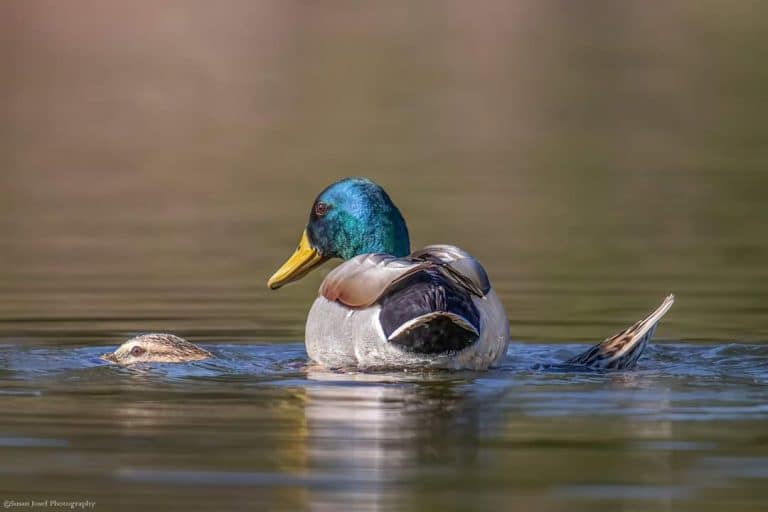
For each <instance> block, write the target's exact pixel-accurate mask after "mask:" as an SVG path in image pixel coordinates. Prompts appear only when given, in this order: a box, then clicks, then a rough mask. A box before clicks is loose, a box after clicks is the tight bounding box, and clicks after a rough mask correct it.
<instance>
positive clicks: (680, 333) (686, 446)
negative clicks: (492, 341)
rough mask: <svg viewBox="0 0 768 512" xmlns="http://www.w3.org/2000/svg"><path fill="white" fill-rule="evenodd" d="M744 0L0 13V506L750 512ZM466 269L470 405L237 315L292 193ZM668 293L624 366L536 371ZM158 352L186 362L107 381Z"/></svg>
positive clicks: (752, 66)
mask: <svg viewBox="0 0 768 512" xmlns="http://www.w3.org/2000/svg"><path fill="white" fill-rule="evenodd" d="M763 11H765V8H763V7H762V6H761V5H760V4H752V3H743V4H738V5H728V6H725V5H719V4H718V3H717V2H693V1H679V2H673V3H672V4H668V5H666V6H665V8H664V9H659V8H657V7H654V6H652V5H650V4H649V3H647V2H623V3H621V4H615V5H614V4H610V3H604V2H587V3H583V2H581V3H579V4H578V5H576V4H574V3H572V2H532V1H531V2H515V3H514V4H509V3H506V2H486V3H484V4H483V5H482V6H475V5H474V4H472V5H470V3H467V2H434V3H429V2H428V3H420V4H419V5H418V6H416V5H413V4H412V3H399V2H386V3H380V4H362V3H348V4H334V5H329V4H327V3H323V4H322V5H321V4H317V5H315V4H312V3H305V2H290V1H289V2H282V1H281V2H256V3H254V2H238V1H234V2H228V3H227V4H226V6H219V5H213V4H211V5H208V4H190V3H185V4H178V5H175V4H171V3H163V4H162V5H158V4H157V3H155V2H146V1H139V2H131V3H121V2H111V1H107V2H97V3H89V2H85V1H79V0H77V1H73V2H66V3H63V2H53V1H51V2H48V1H43V0H40V1H32V2H28V1H8V2H4V3H2V6H0V34H2V35H0V56H2V58H3V62H5V63H7V65H6V67H5V70H4V71H3V74H2V76H0V101H1V103H0V263H2V265H0V403H1V404H2V406H3V411H4V414H3V417H2V419H0V498H2V499H14V500H19V501H24V500H32V499H35V500H37V499H46V498H48V499H57V500H66V499H83V500H85V499H88V500H91V501H95V502H96V503H97V508H99V509H101V510H112V509H126V510H128V509H130V510H135V509H136V508H137V507H144V508H148V509H149V508H152V509H177V510H178V509H188V510H195V509H204V508H208V509H210V508H217V509H230V508H243V509H252V508H267V509H284V510H295V509H310V510H350V509H354V510H365V509H371V510H387V509H398V510H401V509H405V510H424V509H427V510H429V509H438V508H456V509H466V510H469V509H480V510H483V509H489V508H497V507H500V506H502V505H503V504H507V505H508V507H507V508H517V509H521V510H548V511H554V510H568V511H569V512H570V511H578V510H585V511H586V510H590V511H594V510H616V509H620V508H621V509H625V510H649V511H650V510H653V511H657V510H697V511H701V510H722V509H727V510H729V511H731V510H733V511H739V510H754V509H764V508H766V507H767V506H768V505H767V504H768V492H767V491H766V490H765V489H766V480H768V437H767V435H766V432H768V418H767V417H766V416H768V410H767V409H766V408H767V407H768V396H767V395H766V393H767V392H766V385H767V384H768V382H767V381H768V371H766V364H767V363H768V360H767V359H768V352H766V347H768V345H765V342H766V340H768V306H766V304H768V301H767V299H768V287H766V283H768V270H767V268H768V267H766V265H765V262H766V261H767V260H768V210H767V209H766V207H765V184H766V183H767V181H766V176H767V175H766V168H768V150H767V149H766V148H768V128H767V127H768V125H767V124H766V123H765V119H766V117H768V103H767V102H766V101H765V91H766V90H768V72H767V71H766V69H768V68H766V67H765V66H763V65H761V63H762V62H764V61H765V58H764V57H765V55H766V53H767V52H768V38H767V37H766V34H768V26H766V24H767V23H768V22H766V20H768V13H766V12H763ZM348 175H365V176H370V177H372V178H374V179H375V180H377V181H379V182H380V183H381V184H382V185H384V186H385V188H386V189H387V190H388V191H389V193H390V195H391V196H392V197H393V199H394V200H395V202H396V203H397V204H398V206H399V207H400V209H401V210H402V212H403V214H404V216H405V218H406V219H407V221H408V224H409V228H410V231H411V237H412V241H413V243H414V246H422V245H426V244H428V243H454V244H457V245H459V246H461V247H463V248H465V249H467V250H469V251H470V252H472V253H473V254H474V255H476V256H477V257H478V258H479V259H480V261H481V262H482V263H483V264H484V265H485V267H486V269H487V270H488V273H489V275H490V277H491V279H492V282H493V284H494V287H495V289H496V291H497V293H498V294H499V296H500V298H501V300H502V302H503V303H504V305H505V307H506V309H507V311H508V313H509V317H510V324H511V331H512V336H513V344H512V345H511V347H510V351H509V354H508V358H507V360H506V361H505V363H504V365H503V366H502V367H501V368H498V369H495V370H493V371H490V372H486V373H466V372H458V373H450V372H449V373H445V372H427V373H425V372H408V373H387V374H373V375H370V374H364V373H356V374H355V373H352V374H344V373H334V372H327V371H322V370H320V369H318V368H315V367H312V366H311V365H310V364H309V362H308V361H307V360H306V354H305V352H304V349H303V341H302V340H303V326H304V319H305V317H306V313H307V310H308V308H309V305H310V304H311V301H312V299H313V297H314V296H315V293H316V290H317V287H318V285H319V283H320V280H321V279H322V278H323V276H324V275H326V274H327V272H328V271H329V269H330V268H332V265H326V266H325V267H324V268H323V269H321V270H319V271H317V272H315V273H314V274H312V275H310V276H308V277H307V278H305V279H304V280H303V281H302V282H300V283H298V284H296V285H294V286H291V287H287V288H285V289H281V290H280V291H279V292H270V291H268V290H267V289H266V285H265V283H266V279H267V277H268V276H269V275H270V273H271V272H272V271H274V269H276V268H277V267H278V266H279V264H280V263H281V262H282V261H283V260H284V258H286V257H287V256H288V254H289V253H290V251H291V250H292V249H293V248H294V247H295V244H296V242H297V241H298V238H299V235H300V232H301V229H302V227H303V224H304V223H305V222H306V216H307V213H308V210H309V207H310V205H311V203H312V200H313V198H314V196H315V194H316V193H317V192H318V191H319V190H320V189H321V188H322V187H323V186H325V185H327V184H328V183H330V182H331V181H334V180H336V179H338V178H341V177H344V176H348ZM670 292H674V293H675V295H676V297H677V302H676V304H675V306H674V307H673V308H672V310H671V311H670V312H669V314H668V315H667V317H666V318H665V319H664V320H663V322H662V323H661V325H660V327H659V329H658V331H657V338H656V340H655V342H654V344H653V345H652V346H651V347H650V348H649V351H648V353H647V354H646V356H645V357H644V358H643V359H642V360H641V363H640V366H639V368H638V369H637V370H635V371H631V372H617V373H589V372H578V373H574V372H572V371H568V370H564V369H562V368H557V367H553V366H552V365H553V364H556V363H557V362H559V361H563V360H565V359H566V358H568V357H569V356H571V355H573V354H575V353H576V352H577V351H578V350H581V349H583V348H584V347H585V346H586V344H587V343H591V342H597V341H599V340H601V339H603V338H605V337H606V336H608V335H610V334H613V333H614V332H616V331H618V330H619V329H623V328H624V327H626V326H628V325H629V324H631V323H632V322H634V321H635V320H637V319H639V318H640V317H641V316H643V315H644V314H646V313H647V312H648V311H650V310H651V309H652V308H653V307H655V306H656V305H657V304H658V303H659V302H660V301H661V299H662V298H663V297H664V296H665V295H666V294H667V293H670ZM150 331H165V332H173V333H175V334H178V335H181V336H184V337H186V338H188V339H190V340H191V341H193V342H196V343H200V344H202V345H203V346H204V347H206V348H208V349H210V350H211V351H212V352H214V353H215V354H216V356H217V357H216V359H215V360H212V361H206V362H200V363H193V364H189V365H182V366H168V365H153V366H149V367H140V368H138V367H137V368H118V367H115V366H111V365H106V364H104V363H103V362H101V361H100V360H99V359H98V355H99V354H101V353H103V352H104V351H106V350H108V349H111V348H113V347H114V346H116V345H117V344H119V343H121V342H122V341H124V340H125V339H127V338H128V337H130V336H132V335H134V334H137V333H140V332H150Z"/></svg>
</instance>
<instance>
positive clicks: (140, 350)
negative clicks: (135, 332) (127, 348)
mask: <svg viewBox="0 0 768 512" xmlns="http://www.w3.org/2000/svg"><path fill="white" fill-rule="evenodd" d="M146 351H147V349H145V348H144V347H140V346H138V345H134V347H133V348H132V349H131V355H132V356H133V357H140V356H143V355H144V352H146Z"/></svg>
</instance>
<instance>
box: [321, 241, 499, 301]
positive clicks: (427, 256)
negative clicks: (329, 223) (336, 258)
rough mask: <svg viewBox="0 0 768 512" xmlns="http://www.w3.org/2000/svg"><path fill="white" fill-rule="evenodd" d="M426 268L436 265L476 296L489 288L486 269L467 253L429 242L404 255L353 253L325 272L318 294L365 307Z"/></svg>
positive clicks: (446, 275) (480, 295)
mask: <svg viewBox="0 0 768 512" xmlns="http://www.w3.org/2000/svg"><path fill="white" fill-rule="evenodd" d="M428 268H436V269H437V270H438V271H440V273H441V274H443V275H444V276H445V277H447V278H448V279H450V280H451V281H452V282H455V283H456V284H457V285H459V286H460V287H462V288H464V289H466V290H467V291H469V292H470V293H472V294H474V295H477V296H479V297H484V296H485V295H486V294H487V293H488V292H489V291H490V289H491V285H490V281H489V280H488V275H487V274H486V273H485V270H484V269H483V267H482V266H481V265H480V263H478V262H477V260H475V259H474V258H473V257H472V256H470V255H469V254H468V253H466V252H464V251H462V250H461V249H459V248H458V247H453V246H450V245H431V246H428V247H425V248H424V249H421V250H420V251H417V252H415V253H413V254H411V255H410V256H408V257H407V258H397V257H395V256H391V255H389V254H361V255H360V256H355V257H354V258H351V259H349V260H347V261H345V262H344V263H342V264H341V265H339V266H338V267H336V268H335V269H333V270H332V271H331V272H330V273H329V274H328V276H327V277H326V278H325V280H324V281H323V284H322V285H320V295H322V296H323V297H325V298H326V299H328V300H331V301H339V302H341V303H342V304H345V305H347V306H349V307H354V308H362V307H367V306H370V305H371V304H374V303H375V302H376V301H378V300H379V298H381V296H382V295H384V293H385V292H386V291H387V290H388V289H389V288H391V287H392V286H394V285H395V284H397V283H398V282H399V281H401V280H402V279H405V278H407V277H408V276H410V275H413V274H415V273H416V272H419V271H421V270H425V269H428Z"/></svg>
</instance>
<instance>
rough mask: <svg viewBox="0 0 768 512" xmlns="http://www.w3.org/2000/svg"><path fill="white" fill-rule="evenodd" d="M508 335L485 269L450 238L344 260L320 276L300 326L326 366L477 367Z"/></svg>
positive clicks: (499, 352)
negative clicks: (447, 242)
mask: <svg viewBox="0 0 768 512" xmlns="http://www.w3.org/2000/svg"><path fill="white" fill-rule="evenodd" d="M508 339H509V324H508V321H507V317H506V314H505V313H504V309H503V308H502V306H501V304H500V303H499V301H498V299H497V298H496V295H495V293H494V292H493V290H492V289H491V286H490V283H489V281H488V278H487V275H486V274H485V271H484V270H483V268H482V267H481V266H480V264H479V263H478V262H477V261H476V260H474V258H472V257H471V256H469V254H467V253H466V252H464V251H462V250H460V249H458V248H456V247H452V246H430V247H427V248H425V249H423V250H421V251H418V252H416V253H413V254H412V255H411V256H409V257H408V258H395V257H393V256H388V255H384V254H367V255H361V256H358V257H356V258H353V259H351V260H349V261H346V262H344V263H343V264H341V265H340V266H339V267H337V268H336V269H334V270H333V271H332V272H331V273H330V274H329V275H328V277H327V278H326V279H325V280H324V281H323V285H322V286H321V288H320V295H319V297H318V298H317V300H316V301H315V303H314V304H313V306H312V309H311V310H310V313H309V316H308V318H307V329H306V343H307V352H308V353H309V355H310V357H311V358H312V359H314V360H316V361H318V362H320V363H322V364H324V365H326V366H330V367H341V366H363V367H403V366H416V365H418V366H424V365H427V366H439V367H449V368H474V369H484V368H487V367H488V366H489V365H492V364H495V363H497V362H498V361H499V360H500V359H501V358H502V357H503V356H504V353H505V352H506V347H507V343H508Z"/></svg>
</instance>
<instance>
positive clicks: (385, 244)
mask: <svg viewBox="0 0 768 512" xmlns="http://www.w3.org/2000/svg"><path fill="white" fill-rule="evenodd" d="M374 252H380V253H386V254H391V255H393V256H398V257H401V256H406V255H407V254H408V253H409V252H410V241H409V240H408V228H407V227H406V226H405V221H404V220H403V216H402V215H400V210H398V209H397V207H396V206H395V205H394V204H393V203H392V200H391V199H390V198H389V196H388V195H387V193H386V192H384V189H383V188H381V187H380V186H378V185H377V184H376V183H374V182H372V181H371V180H369V179H366V178H346V179H344V180H341V181H337V182H336V183H334V184H333V185H330V186H329V187H327V188H326V189H325V190H323V191H322V192H320V195H319V196H317V199H315V202H314V204H313V205H312V210H311V211H310V213H309V222H308V223H307V227H306V229H305V230H304V233H303V234H302V235H301V240H300V241H299V247H298V248H297V249H296V252H294V253H293V255H292V256H291V257H290V258H288V261H286V262H285V263H283V266H282V267H280V269H279V270H278V271H277V272H275V273H274V275H273V276H272V277H271V278H270V279H269V282H268V283H267V284H268V286H269V287H270V288H272V289H273V290H274V289H277V288H280V287H281V286H283V285H284V284H287V283H290V282H291V281H295V280H297V279H300V278H302V277H304V276H305V275H306V274H307V273H308V272H309V271H310V270H312V269H313V268H315V267H316V266H318V265H320V264H321V263H323V262H324V261H326V260H328V259H330V258H342V259H345V260H348V259H350V258H353V257H355V256H357V255H358V254H368V253H374Z"/></svg>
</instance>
